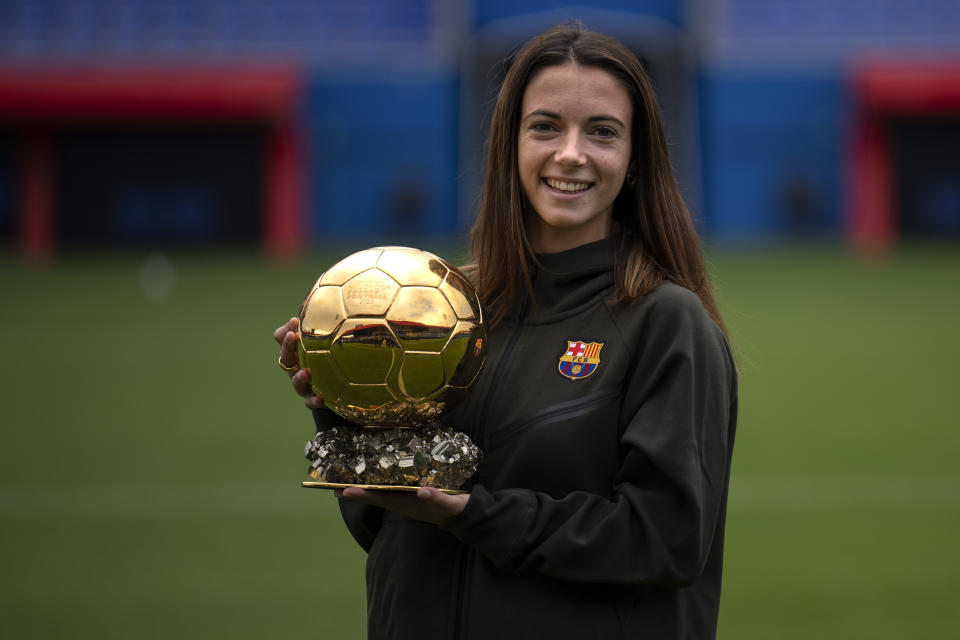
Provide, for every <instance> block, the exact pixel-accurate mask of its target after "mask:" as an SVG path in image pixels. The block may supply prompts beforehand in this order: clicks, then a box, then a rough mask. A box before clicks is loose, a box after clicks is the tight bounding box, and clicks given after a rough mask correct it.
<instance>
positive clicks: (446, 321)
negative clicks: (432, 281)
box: [387, 287, 457, 352]
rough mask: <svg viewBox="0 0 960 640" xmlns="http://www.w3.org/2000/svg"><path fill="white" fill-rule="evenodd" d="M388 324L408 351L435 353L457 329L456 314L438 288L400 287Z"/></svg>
mask: <svg viewBox="0 0 960 640" xmlns="http://www.w3.org/2000/svg"><path fill="white" fill-rule="evenodd" d="M387 321H388V322H389V323H390V327H391V328H392V329H393V331H394V333H396V334H397V337H398V338H400V342H401V343H403V346H404V347H405V348H406V349H407V350H409V351H434V352H438V351H440V349H442V348H443V345H444V344H446V341H447V337H448V336H449V335H450V330H451V329H452V328H453V327H454V326H456V324H457V314H456V313H454V311H453V308H452V307H451V306H450V303H448V302H447V299H446V298H445V297H444V296H443V294H442V293H440V290H439V289H434V288H432V287H403V288H402V289H400V292H399V293H398V294H397V297H396V299H395V300H394V301H393V305H392V306H391V307H390V311H388V312H387Z"/></svg>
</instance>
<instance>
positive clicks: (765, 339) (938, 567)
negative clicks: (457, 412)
mask: <svg viewBox="0 0 960 640" xmlns="http://www.w3.org/2000/svg"><path fill="white" fill-rule="evenodd" d="M446 254H447V255H448V256H450V254H451V252H450V251H446ZM451 257H454V258H456V257H457V256H456V255H453V256H451ZM711 257H712V260H711V263H712V271H713V273H714V274H715V280H716V282H717V285H718V289H719V294H720V298H721V302H722V306H723V309H724V312H725V314H726V318H727V322H728V324H729V326H730V329H731V333H732V335H733V338H734V343H735V348H736V350H737V352H738V354H739V358H740V365H741V368H742V378H741V419H740V427H739V434H738V442H737V446H736V452H735V456H734V477H733V482H732V489H731V504H730V512H729V517H728V528H727V556H726V573H725V584H724V602H723V607H722V609H721V619H720V637H721V638H724V639H726V640H741V639H754V638H756V639H761V638H762V639H769V638H790V639H792V638H796V639H800V638H803V639H809V638H844V639H846V638H871V639H880V638H891V639H892V638H896V639H900V638H911V639H915V638H936V639H941V638H945V637H951V636H952V635H953V634H955V633H956V630H957V629H958V628H960V610H958V608H957V606H956V603H955V595H956V591H957V590H956V586H955V580H956V576H958V575H960V554H958V553H957V552H956V546H955V545H956V542H957V540H960V464H958V461H957V455H958V452H960V429H958V427H960V411H958V408H957V407H958V395H960V393H958V381H960V375H958V372H957V369H958V367H960V337H958V333H957V331H958V328H960V251H958V250H957V249H956V248H955V247H948V248H943V247H940V248H937V247H934V248H907V249H905V250H902V251H900V252H899V253H897V254H895V255H894V256H893V257H892V258H891V259H889V260H887V261H883V262H876V263H864V262H860V261H858V260H856V259H854V258H852V257H851V256H849V255H848V254H847V253H846V252H844V251H842V250H840V249H831V248H822V249H821V248H794V249H784V250H780V251H776V252H774V251H770V252H766V253H757V252H743V253H734V252H717V253H714V254H713V255H712V256H711ZM144 258H145V256H138V255H132V254H127V255H123V256H111V255H97V256H65V257H63V258H61V259H59V260H58V261H57V262H56V263H54V264H53V265H52V266H49V267H45V268H39V269H37V268H28V267H26V266H24V265H23V264H21V263H20V262H18V261H17V260H16V259H15V258H14V257H12V256H10V255H7V256H3V257H0V286H2V291H3V303H2V305H0V329H2V333H0V341H2V342H0V344H2V356H3V365H4V366H3V367H2V369H0V388H2V391H0V394H2V395H0V398H2V401H0V429H2V430H0V436H2V444H0V460H2V465H0V636H2V637H5V638H6V637H10V638H14V637H16V638H60V637H71V638H114V637H115V638H128V637H138V638H171V637H176V638H209V637H230V638H231V639H234V640H237V639H241V638H262V637H267V636H270V637H278V638H286V637H308V636H310V637H318V638H326V639H336V638H359V637H361V636H362V633H363V631H362V629H363V617H364V602H363V584H362V576H363V564H364V556H363V553H362V552H360V551H359V549H357V548H356V547H355V545H353V543H352V541H351V540H350V539H349V537H348V535H347V534H346V532H345V531H344V529H343V527H342V526H341V525H340V522H339V519H338V515H337V511H336V508H335V501H334V499H333V497H332V496H330V495H329V494H327V493H326V492H321V491H308V490H304V489H300V488H299V486H298V485H299V482H300V481H301V480H302V479H305V473H304V471H305V466H306V463H305V461H304V460H303V458H302V450H303V443H304V442H305V441H306V440H307V439H308V438H309V437H310V435H311V432H312V426H311V423H310V420H309V417H308V415H307V414H306V411H305V409H303V407H302V405H301V404H300V402H299V401H298V399H297V398H296V397H295V396H294V395H293V394H292V392H291V391H290V389H289V388H288V383H287V380H286V377H285V376H284V375H283V374H282V373H281V372H280V371H279V370H278V369H277V366H276V357H277V351H276V347H275V344H274V343H273V341H272V339H271V332H272V330H273V329H274V328H275V327H276V326H277V325H278V324H280V323H282V322H283V321H285V320H286V319H287V318H288V317H289V316H291V315H293V314H294V313H295V312H296V310H297V307H298V305H299V303H300V300H301V298H302V296H303V294H304V293H305V291H306V288H307V287H308V286H309V285H310V284H311V283H312V281H313V280H314V279H315V278H316V276H317V275H318V274H319V272H320V271H321V270H322V268H324V267H325V266H327V264H328V262H329V258H328V257H323V256H321V255H316V256H313V257H311V258H310V259H309V260H306V261H304V262H303V263H301V264H299V265H297V266H295V267H286V268H280V267H276V266H271V265H270V264H268V263H266V262H264V261H262V260H260V259H259V258H257V257H255V256H253V255H252V254H236V253H204V254H199V253H193V254H183V255H174V256H173V264H174V266H175V273H176V287H175V288H174V290H173V292H172V294H171V295H170V296H169V297H168V298H166V299H165V300H163V301H160V302H157V301H154V300H151V299H150V298H148V297H147V296H146V295H144V293H143V290H142V288H141V285H140V276H141V267H142V265H143V261H144Z"/></svg>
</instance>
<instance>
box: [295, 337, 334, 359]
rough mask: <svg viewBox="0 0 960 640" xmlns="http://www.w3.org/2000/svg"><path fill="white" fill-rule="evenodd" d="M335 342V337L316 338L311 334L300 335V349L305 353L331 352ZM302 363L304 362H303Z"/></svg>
mask: <svg viewBox="0 0 960 640" xmlns="http://www.w3.org/2000/svg"><path fill="white" fill-rule="evenodd" d="M332 342H333V336H321V337H315V336H311V335H310V334H308V333H307V334H304V333H301V334H300V340H299V344H298V346H297V348H298V349H302V350H303V351H305V352H313V351H329V350H330V344H331V343H332ZM301 362H302V360H301Z"/></svg>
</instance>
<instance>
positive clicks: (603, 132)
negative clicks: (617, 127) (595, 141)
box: [593, 127, 617, 138]
mask: <svg viewBox="0 0 960 640" xmlns="http://www.w3.org/2000/svg"><path fill="white" fill-rule="evenodd" d="M593 132H594V133H595V134H596V135H598V136H600V137H601V138H616V137H617V132H616V131H614V130H613V129H611V128H610V127H597V128H596V129H594V130H593Z"/></svg>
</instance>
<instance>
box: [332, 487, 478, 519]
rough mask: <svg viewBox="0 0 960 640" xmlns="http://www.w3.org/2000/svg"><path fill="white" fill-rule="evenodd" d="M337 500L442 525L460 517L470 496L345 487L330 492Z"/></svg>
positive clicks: (429, 489) (423, 489) (425, 490)
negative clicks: (369, 506) (360, 503)
mask: <svg viewBox="0 0 960 640" xmlns="http://www.w3.org/2000/svg"><path fill="white" fill-rule="evenodd" d="M334 495H336V496H337V497H338V498H341V499H344V500H356V501H357V502H365V503H367V504H369V505H373V506H375V507H381V508H383V509H389V510H390V511H395V512H397V513H400V514H402V515H405V516H407V517H408V518H411V519H413V520H422V521H423V522H432V523H433V524H443V523H444V522H446V521H447V520H449V519H450V518H452V517H454V516H457V515H460V512H461V511H463V509H464V507H466V506H467V500H469V499H470V494H466V493H462V494H458V495H448V494H446V493H444V492H442V491H440V490H439V489H434V488H433V487H420V489H418V490H417V492H416V493H394V492H389V491H368V490H366V489H361V488H359V487H347V488H346V489H342V490H341V489H338V490H336V491H335V492H334Z"/></svg>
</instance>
